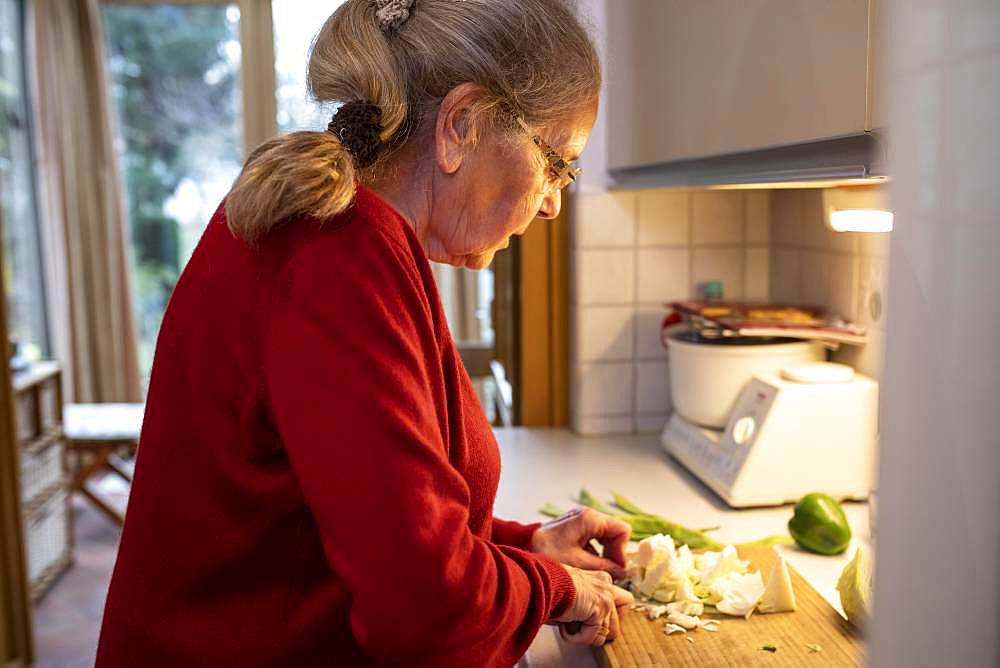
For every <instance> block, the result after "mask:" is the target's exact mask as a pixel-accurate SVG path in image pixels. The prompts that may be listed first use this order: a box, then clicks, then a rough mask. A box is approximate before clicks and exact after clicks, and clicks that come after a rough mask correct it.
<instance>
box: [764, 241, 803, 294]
mask: <svg viewBox="0 0 1000 668" xmlns="http://www.w3.org/2000/svg"><path fill="white" fill-rule="evenodd" d="M801 290H802V251H799V250H794V249H788V248H771V289H770V291H769V292H770V295H771V297H770V298H771V301H774V302H778V303H792V304H794V303H797V302H798V301H799V299H800V297H801Z"/></svg>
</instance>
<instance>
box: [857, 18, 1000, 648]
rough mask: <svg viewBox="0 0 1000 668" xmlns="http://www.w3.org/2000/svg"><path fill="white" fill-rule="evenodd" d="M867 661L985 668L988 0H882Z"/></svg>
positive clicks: (995, 366)
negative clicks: (878, 332) (888, 212)
mask: <svg viewBox="0 0 1000 668" xmlns="http://www.w3.org/2000/svg"><path fill="white" fill-rule="evenodd" d="M884 11H885V12H886V14H887V26H888V32H889V34H888V36H887V39H886V40H885V43H886V44H887V45H888V54H887V59H886V60H887V63H888V64H887V71H886V72H885V75H886V76H884V77H880V78H879V79H880V80H883V81H887V82H888V88H889V90H888V97H889V107H890V111H889V115H890V116H889V130H890V136H889V146H890V156H889V157H890V173H891V174H892V176H893V185H892V198H893V208H894V209H895V212H896V230H895V231H894V232H893V234H892V237H893V238H892V248H891V254H892V266H891V268H890V277H889V290H890V292H891V293H892V300H891V302H890V304H889V311H888V329H887V336H888V338H889V340H890V341H891V342H892V345H890V346H888V348H887V351H886V367H885V371H884V376H883V390H884V404H883V410H884V419H883V422H882V449H881V463H880V483H879V506H878V518H877V519H878V523H877V524H878V532H877V536H876V541H877V551H876V552H877V565H876V584H875V596H876V598H875V624H874V630H873V631H874V633H873V639H872V646H871V654H870V659H871V662H872V664H873V665H875V666H997V665H1000V633H998V629H1000V353H998V346H997V342H998V341H1000V178H998V176H997V172H998V167H1000V111H998V110H1000V3H998V2H996V0H887V2H886V3H885V7H884Z"/></svg>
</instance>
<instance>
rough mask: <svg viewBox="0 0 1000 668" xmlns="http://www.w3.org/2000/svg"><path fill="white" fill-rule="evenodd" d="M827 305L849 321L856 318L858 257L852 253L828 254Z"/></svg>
mask: <svg viewBox="0 0 1000 668" xmlns="http://www.w3.org/2000/svg"><path fill="white" fill-rule="evenodd" d="M826 306H827V307H829V309H830V310H831V311H833V312H834V313H836V314H837V315H839V316H841V317H842V318H845V319H847V320H849V321H851V322H855V321H857V319H858V258H857V257H855V256H853V255H841V254H839V253H832V254H831V255H830V267H829V273H828V274H827V304H826Z"/></svg>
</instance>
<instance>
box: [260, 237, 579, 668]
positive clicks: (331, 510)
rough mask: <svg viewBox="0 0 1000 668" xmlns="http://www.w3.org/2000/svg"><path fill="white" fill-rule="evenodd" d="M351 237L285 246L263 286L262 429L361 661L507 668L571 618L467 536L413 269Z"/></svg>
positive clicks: (398, 253) (523, 564)
mask: <svg viewBox="0 0 1000 668" xmlns="http://www.w3.org/2000/svg"><path fill="white" fill-rule="evenodd" d="M359 227H361V226H360V225H349V226H347V228H345V229H342V230H338V231H337V232H336V233H331V234H328V235H324V236H322V237H321V238H320V239H318V240H314V241H313V242H310V243H309V244H308V245H307V246H305V247H304V248H301V249H300V250H299V251H298V252H297V254H296V255H295V257H293V258H292V260H291V261H290V262H291V264H290V265H289V267H288V269H287V270H286V272H285V275H284V277H283V279H282V280H281V282H280V285H279V287H278V288H276V293H275V296H274V302H273V304H272V307H271V309H272V313H271V325H270V331H269V334H268V337H267V341H266V343H265V370H264V373H265V379H266V386H267V392H268V395H269V397H268V398H269V402H270V405H271V410H272V412H273V416H274V420H275V423H276V428H277V430H278V432H279V434H280V436H281V438H282V441H283V443H284V446H285V448H286V450H287V452H288V456H289V459H290V462H291V465H292V467H293V470H294V471H295V474H296V476H297V478H298V479H299V481H300V484H301V486H302V490H303V493H304V495H305V500H306V503H307V504H308V505H309V506H310V509H311V510H312V512H313V515H314V517H315V519H316V523H317V525H318V529H319V533H320V535H321V540H322V543H323V548H324V551H325V554H326V557H327V559H328V561H329V563H330V566H331V568H332V569H333V570H334V571H335V572H336V574H337V576H338V577H339V578H341V579H342V580H343V581H344V582H345V584H346V586H347V587H348V589H349V590H350V593H351V600H352V605H351V611H350V624H351V627H352V632H353V634H354V636H355V637H356V639H357V640H358V642H359V644H360V645H361V646H362V647H363V648H364V649H365V651H367V652H368V653H369V654H370V655H371V656H373V657H375V658H376V659H378V660H379V661H381V662H386V663H392V664H397V663H398V664H406V665H470V666H471V665H504V664H505V665H512V664H513V663H515V662H516V661H517V660H518V659H519V658H520V657H521V656H522V655H523V653H524V652H525V651H526V649H527V647H528V646H529V645H530V643H531V641H532V640H533V638H534V636H535V634H536V633H537V631H538V629H539V627H540V626H541V625H542V624H543V623H545V622H546V621H547V620H548V619H550V618H551V617H552V616H555V615H558V614H561V611H562V610H564V609H565V608H566V607H567V606H568V605H570V604H571V602H572V599H573V597H574V596H575V591H574V589H573V584H572V580H571V579H570V577H569V575H568V574H567V573H566V571H565V570H564V569H563V568H562V567H561V566H560V565H559V564H558V563H556V562H555V561H554V560H551V559H549V558H547V557H544V556H541V555H533V554H530V553H528V552H526V551H524V550H520V549H517V548H516V547H510V546H503V545H497V544H495V543H493V542H490V541H485V540H482V539H480V538H478V537H477V536H475V535H474V534H473V533H472V532H471V531H470V530H469V528H468V508H469V498H470V492H469V488H468V487H467V485H466V482H465V480H464V478H463V477H462V476H461V475H460V474H459V473H458V471H457V470H455V469H454V467H453V466H452V465H451V464H450V462H449V461H448V458H447V453H446V447H445V441H444V435H443V434H442V427H441V425H442V424H446V422H445V421H444V415H445V412H444V407H443V406H440V405H437V404H436V403H435V401H434V399H433V397H434V396H435V395H434V388H435V387H436V384H435V378H436V375H435V372H437V375H438V376H439V375H440V371H439V370H440V366H439V365H440V353H439V350H438V347H437V341H436V338H435V336H434V332H433V327H432V321H431V318H430V312H429V309H428V306H427V303H426V298H425V297H424V296H423V293H422V291H421V288H420V287H419V284H418V281H419V278H418V273H417V269H416V266H415V265H413V266H412V268H409V267H408V266H407V263H410V264H411V265H412V263H413V260H412V257H408V256H407V253H406V251H405V250H404V249H402V248H396V247H395V246H394V245H392V244H391V243H389V242H387V240H382V241H381V243H380V244H376V243H375V242H374V241H372V239H371V237H373V236H376V235H374V234H372V231H371V229H370V228H369V230H367V233H359V232H357V231H356V230H355V231H352V230H351V229H350V228H359ZM387 243H388V246H387ZM438 382H439V381H438Z"/></svg>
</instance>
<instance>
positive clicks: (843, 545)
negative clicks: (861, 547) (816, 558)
mask: <svg viewBox="0 0 1000 668" xmlns="http://www.w3.org/2000/svg"><path fill="white" fill-rule="evenodd" d="M788 533H790V534H792V538H794V539H795V542H796V543H798V544H799V547H801V548H802V549H804V550H809V551H810V552H816V553H817V554H827V555H830V554H840V553H841V552H843V551H844V550H846V549H847V546H848V545H850V544H851V525H850V524H849V523H848V522H847V516H846V515H844V509H843V508H841V507H840V504H839V503H837V502H836V501H835V500H834V499H833V498H832V497H830V496H827V495H826V494H822V493H819V492H814V493H812V494H807V495H805V496H804V497H802V499H801V500H800V501H799V502H798V503H797V504H796V505H795V513H794V514H793V515H792V519H790V520H788Z"/></svg>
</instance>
